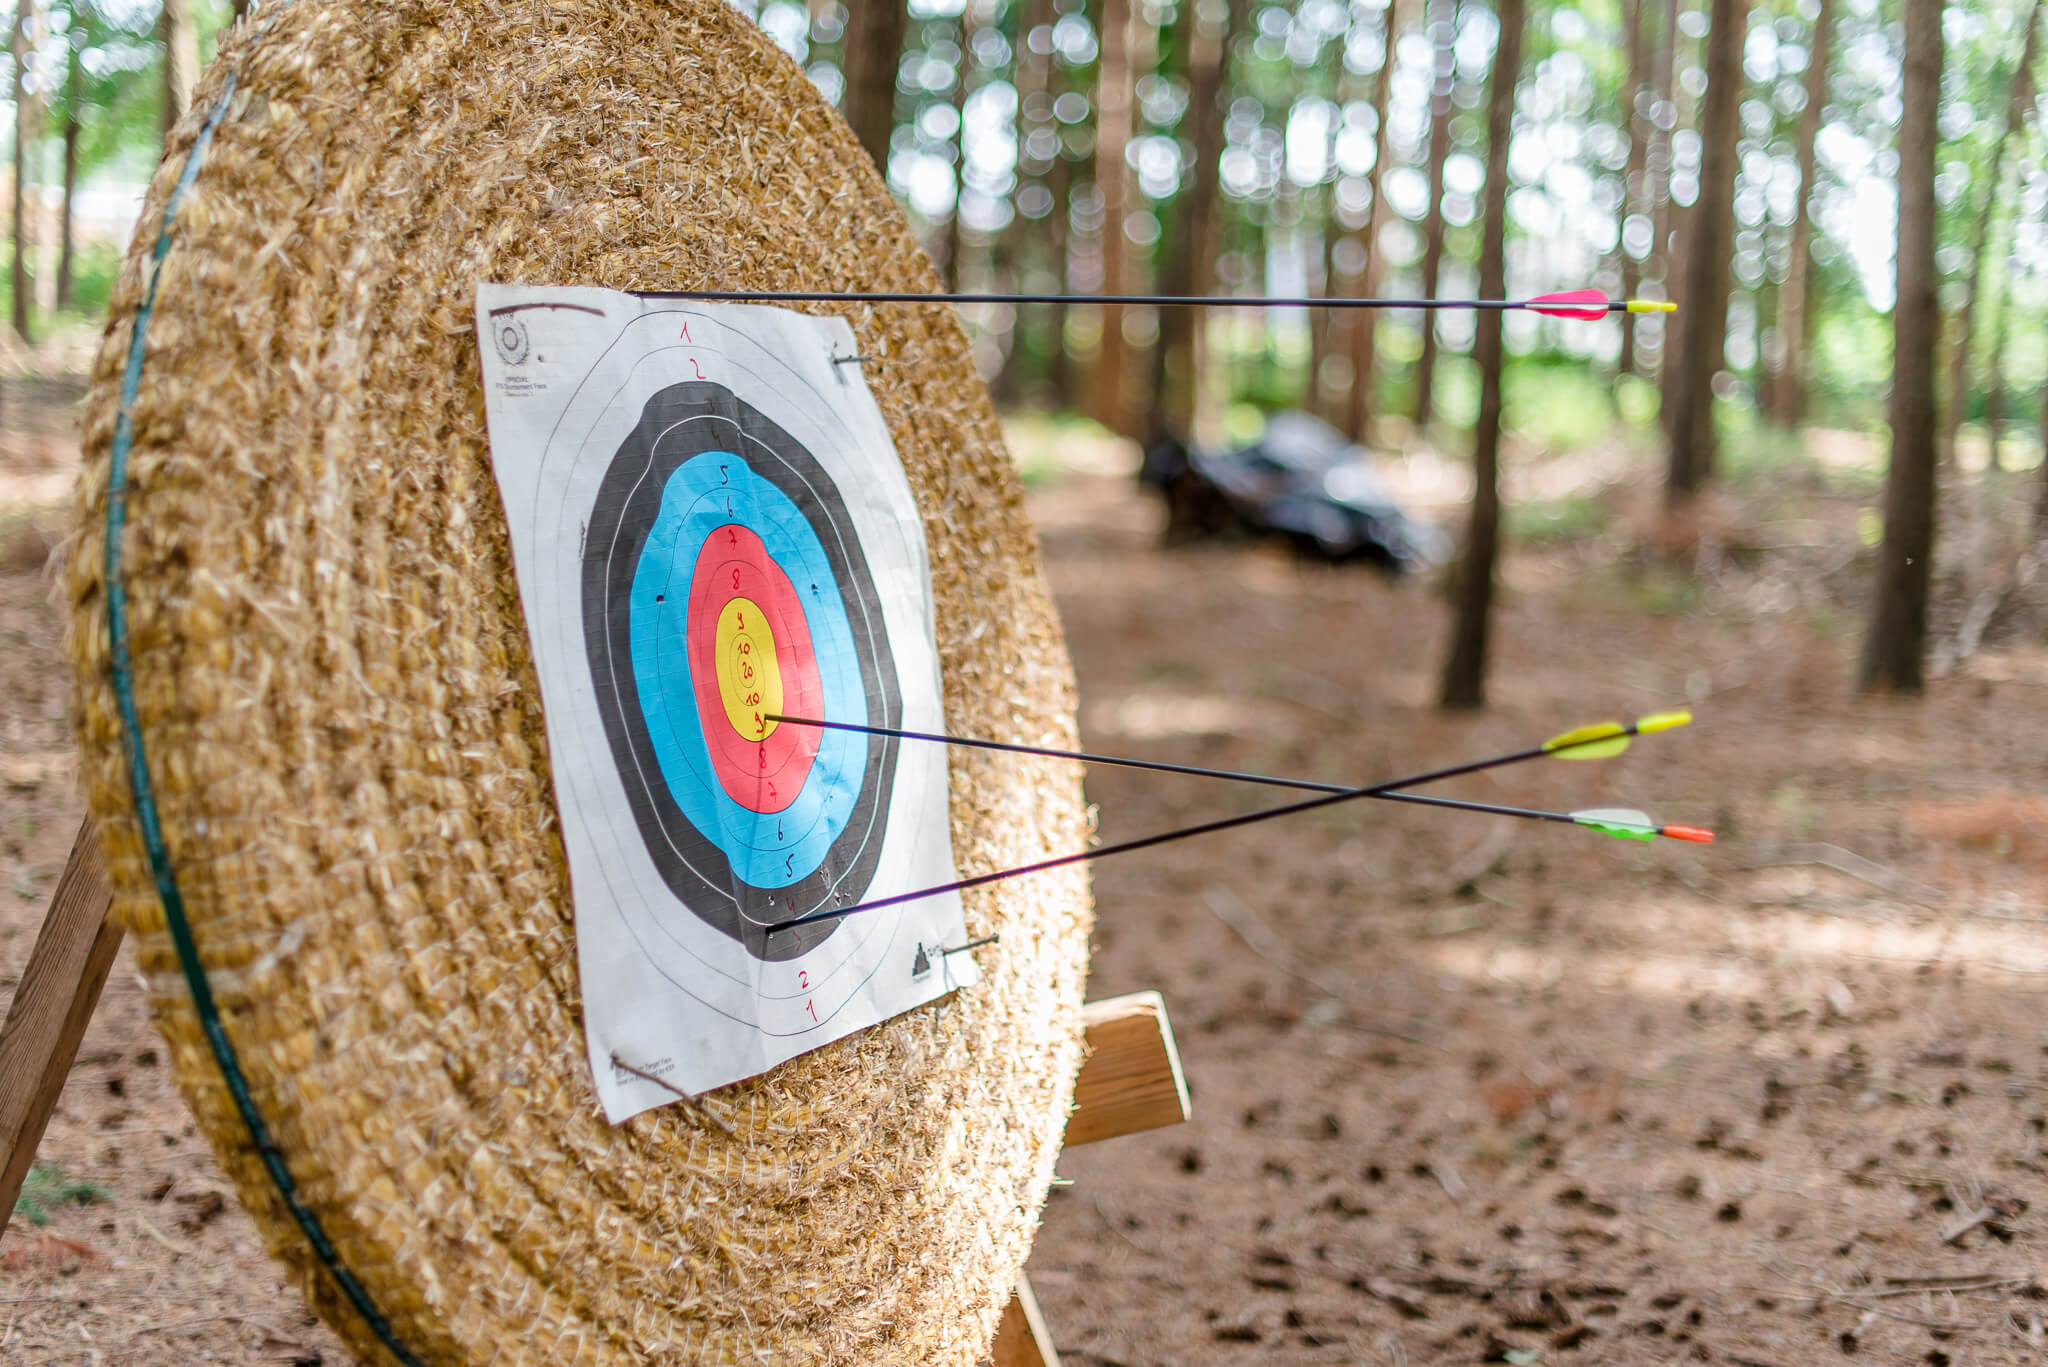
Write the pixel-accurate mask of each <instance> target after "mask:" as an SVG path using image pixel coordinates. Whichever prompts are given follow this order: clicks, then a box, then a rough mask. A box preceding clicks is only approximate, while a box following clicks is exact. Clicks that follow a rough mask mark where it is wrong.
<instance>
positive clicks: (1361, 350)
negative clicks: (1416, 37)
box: [1346, 0, 1401, 442]
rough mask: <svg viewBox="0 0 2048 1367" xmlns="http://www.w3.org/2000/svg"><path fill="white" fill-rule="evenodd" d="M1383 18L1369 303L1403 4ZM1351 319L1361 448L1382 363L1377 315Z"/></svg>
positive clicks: (1370, 177)
mask: <svg viewBox="0 0 2048 1367" xmlns="http://www.w3.org/2000/svg"><path fill="white" fill-rule="evenodd" d="M1381 13H1382V15H1383V20H1382V22H1384V23H1385V24H1386V26H1387V31H1386V44H1385V47H1384V48H1383V49H1382V55H1381V57H1380V69H1379V74H1378V75H1376V76H1374V77H1373V82H1372V109H1373V132H1372V170H1371V171H1369V172H1367V173H1366V190H1367V192H1368V193H1369V194H1370V195H1371V196H1372V206H1371V207H1370V208H1369V209H1368V210H1367V211H1366V219H1365V227H1363V228H1361V229H1360V230H1359V239H1360V243H1361V245H1363V246H1364V248H1365V280H1364V282H1363V283H1362V284H1361V285H1360V287H1359V291H1360V293H1362V294H1363V295H1365V296H1366V297H1367V298H1373V297H1376V296H1377V295H1378V294H1379V290H1380V282H1381V281H1383V280H1385V279H1386V275H1387V273H1386V267H1385V263H1383V262H1382V261H1381V260H1380V229H1381V227H1382V226H1384V225H1385V223H1386V221H1387V216H1386V211H1385V209H1384V208H1383V207H1382V205H1381V203H1380V200H1381V194H1380V187H1381V186H1382V185H1383V184H1384V183H1385V177H1386V169H1387V146H1388V138H1387V111H1388V109H1389V107H1390V106H1391V105H1392V103H1393V89H1394V50H1395V48H1396V46H1397V45H1398V44H1399V41H1400V36H1401V22H1400V20H1401V0H1387V7H1386V9H1385V10H1383V11H1382V12H1381ZM1350 313H1351V420H1350V422H1348V423H1347V424H1346V428H1347V430H1348V431H1349V434H1350V436H1351V439H1352V440H1353V441H1356V442H1363V441H1365V439H1366V429H1367V428H1369V427H1370V426H1371V425H1372V382H1373V372H1374V370H1375V369H1376V368H1377V364H1378V360H1379V356H1378V342H1379V334H1378V324H1379V310H1378V309H1352V310H1350Z"/></svg>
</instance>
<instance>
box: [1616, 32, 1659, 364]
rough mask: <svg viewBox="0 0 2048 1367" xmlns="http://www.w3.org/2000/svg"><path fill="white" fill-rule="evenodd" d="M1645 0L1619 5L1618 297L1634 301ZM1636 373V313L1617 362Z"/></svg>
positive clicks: (1644, 145)
mask: <svg viewBox="0 0 2048 1367" xmlns="http://www.w3.org/2000/svg"><path fill="white" fill-rule="evenodd" d="M1644 2H1645V0H1623V2H1622V46H1623V48H1625V49H1626V51H1627V57H1628V92H1627V95H1626V98H1625V100H1624V102H1623V105H1622V131H1623V132H1624V133H1626V134H1627V135H1628V166H1627V169H1626V170H1624V171H1623V172H1622V179H1621V232H1620V233H1619V234H1617V235H1616V242H1617V244H1618V245H1617V251H1618V253H1619V255H1620V257H1621V297H1622V298H1624V299H1633V298H1635V297H1636V288H1637V286H1638V285H1639V284H1640V283H1641V276H1642V267H1641V266H1640V265H1639V264H1638V263H1637V261H1636V258H1635V257H1634V256H1633V255H1631V254H1630V252H1629V249H1628V222H1629V220H1630V219H1631V218H1633V217H1635V216H1636V215H1637V214H1639V213H1641V212H1642V211H1643V209H1645V208H1646V207H1648V205H1649V203H1650V196H1649V185H1648V179H1649V175H1648V170H1647V168H1648V165H1649V151H1650V146H1649V144H1650V139H1649V132H1650V129H1651V128H1652V127H1653V126H1654V125H1652V124H1651V122H1650V120H1649V119H1648V118H1646V117H1645V114H1646V111H1645V110H1644V108H1643V105H1644V104H1645V103H1647V97H1648V86H1649V71H1648V66H1649V61H1648V57H1647V54H1646V53H1645V51H1644V49H1645V47H1646V46H1647V44H1646V43H1645V42H1644V39H1643V5H1644ZM1635 369H1636V315H1635V314H1633V313H1624V314H1622V315H1621V352H1620V354H1619V355H1618V356H1617V357H1616V358H1615V362H1614V370H1615V373H1616V374H1617V375H1632V374H1634V373H1635Z"/></svg>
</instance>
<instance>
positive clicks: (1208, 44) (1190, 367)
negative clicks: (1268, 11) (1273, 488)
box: [1145, 0, 1250, 448]
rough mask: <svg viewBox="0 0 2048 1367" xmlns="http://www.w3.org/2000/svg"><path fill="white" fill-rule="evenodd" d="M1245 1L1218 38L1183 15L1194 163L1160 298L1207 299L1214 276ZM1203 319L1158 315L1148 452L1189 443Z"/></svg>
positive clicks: (1165, 260)
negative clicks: (1227, 119) (1170, 442)
mask: <svg viewBox="0 0 2048 1367" xmlns="http://www.w3.org/2000/svg"><path fill="white" fill-rule="evenodd" d="M1249 8H1250V4H1249V0H1230V6H1229V9H1228V10H1227V11H1226V12H1225V16H1224V20H1223V31H1222V32H1221V33H1218V32H1216V31H1215V30H1213V29H1211V28H1209V27H1207V26H1206V25H1204V24H1203V23H1202V21H1201V19H1200V18H1199V17H1198V16H1199V15H1200V12H1201V10H1200V7H1199V6H1194V7H1191V8H1190V9H1189V10H1187V11H1186V15H1187V18H1186V20H1185V22H1187V23H1189V24H1191V25H1193V26H1194V32H1193V35H1192V42H1191V44H1190V47H1189V54H1188V114H1187V117H1188V124H1189V127H1188V135H1189V140H1190V141H1191V142H1192V143H1193V144H1194V149H1195V161H1194V165H1193V166H1192V167H1190V168H1189V170H1188V178H1187V180H1186V182H1185V183H1184V184H1183V185H1182V187H1181V193H1180V212H1179V214H1178V215H1177V217H1176V221H1175V224H1174V229H1173V233H1174V235H1173V238H1172V239H1171V240H1170V241H1166V242H1163V243H1162V244H1161V248H1162V250H1161V253H1160V262H1161V267H1160V277H1159V292H1160V293H1161V294H1165V295H1175V294H1181V295H1187V294H1207V293H1208V292H1209V291H1210V289H1211V288H1212V287H1213V286H1214V282H1215V276H1216V162H1217V159H1218V158H1219V157H1221V156H1222V155H1223V95H1224V92H1225V91H1226V90H1227V89H1229V72H1230V50H1231V48H1232V47H1233V46H1235V45H1236V43H1237V36H1238V34H1240V33H1242V32H1243V31H1244V24H1245V15H1246V12H1247V10H1248V9H1249ZM1206 317H1207V314H1206V312H1205V311H1204V310H1202V309H1196V308H1169V309H1161V310H1160V311H1159V342H1158V345H1157V346H1155V347H1154V348H1153V350H1152V385H1151V394H1152V413H1151V417H1150V419H1149V420H1148V421H1147V423H1146V425H1145V426H1146V432H1145V445H1146V446H1147V447H1148V448H1149V447H1152V446H1154V445H1157V444H1158V443H1159V442H1160V441H1162V440H1164V439H1165V438H1167V437H1178V438H1180V439H1181V440H1183V441H1187V440H1191V439H1192V438H1193V434H1194V426H1195V396H1196V392H1197V390H1198V388H1199V385H1198V383H1197V381H1198V379H1199V376H1198V375H1197V373H1196V367H1195V331H1196V329H1197V328H1199V327H1201V326H1202V323H1203V321H1204V320H1205V319H1206Z"/></svg>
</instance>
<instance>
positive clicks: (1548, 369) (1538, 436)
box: [1502, 353, 1620, 451]
mask: <svg viewBox="0 0 2048 1367" xmlns="http://www.w3.org/2000/svg"><path fill="white" fill-rule="evenodd" d="M1502 395H1503V397H1504V398H1505V400H1506V402H1507V422H1508V426H1509V427H1510V428H1511V429H1512V430H1513V431H1514V433H1515V435H1516V436H1518V437H1520V438H1522V439H1523V440H1524V441H1528V442H1532V443H1534V444H1535V445H1537V446H1540V447H1542V448H1543V449H1544V450H1546V451H1570V450H1575V449H1578V448H1581V447H1586V446H1591V445H1593V444H1594V443H1596V442H1598V441H1600V440H1601V439H1602V438H1604V437H1607V436H1610V435H1612V433H1613V431H1614V426H1615V421H1616V419H1617V418H1619V416H1620V414H1618V413H1617V412H1616V411H1615V403H1614V386H1613V384H1611V383H1610V382H1609V381H1607V380H1606V379H1604V378H1602V377H1601V376H1600V375H1597V374H1595V373H1594V372H1593V371H1592V369H1591V368H1590V367H1588V366H1587V365H1586V363H1585V362H1584V361H1582V360H1579V359H1578V358H1576V357H1566V356H1558V355H1556V354H1554V353H1550V354H1544V355H1539V356H1525V357H1521V358H1519V359H1518V360H1516V361H1514V362H1513V363H1512V364H1510V365H1509V366H1508V368H1507V376H1506V378H1505V379H1504V380H1503V381H1502Z"/></svg>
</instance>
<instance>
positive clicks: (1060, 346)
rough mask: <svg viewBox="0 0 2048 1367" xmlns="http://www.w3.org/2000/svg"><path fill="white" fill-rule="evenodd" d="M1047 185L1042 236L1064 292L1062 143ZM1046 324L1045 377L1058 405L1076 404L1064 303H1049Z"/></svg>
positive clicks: (1069, 218) (1068, 177)
mask: <svg viewBox="0 0 2048 1367" xmlns="http://www.w3.org/2000/svg"><path fill="white" fill-rule="evenodd" d="M1051 188H1052V214H1051V215H1050V217H1051V231H1050V232H1048V233H1047V234H1046V240H1047V242H1048V244H1049V245H1050V246H1051V248H1052V259H1053V260H1054V261H1055V262H1057V263H1058V270H1059V286H1060V290H1061V291H1062V292H1065V291H1067V290H1070V289H1072V288H1073V285H1074V163H1073V162H1072V161H1070V160H1068V158H1067V154H1066V150H1065V148H1064V147H1062V148H1061V150H1060V152H1059V154H1058V155H1057V156H1055V157H1054V158H1053V163H1052V187H1051ZM1050 324H1051V327H1052V356H1051V362H1052V364H1051V370H1050V373H1049V374H1048V375H1047V377H1046V378H1047V381H1048V382H1049V383H1050V384H1051V386H1052V392H1053V393H1054V394H1055V395H1056V396H1057V399H1058V402H1059V404H1060V405H1061V406H1062V407H1064V408H1074V407H1078V406H1079V405H1077V404H1076V403H1075V402H1074V358H1073V357H1072V356H1070V355H1068V354H1067V306H1066V305H1065V304H1054V305H1053V306H1052V318H1051V319H1050Z"/></svg>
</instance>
